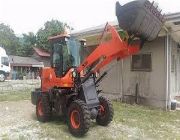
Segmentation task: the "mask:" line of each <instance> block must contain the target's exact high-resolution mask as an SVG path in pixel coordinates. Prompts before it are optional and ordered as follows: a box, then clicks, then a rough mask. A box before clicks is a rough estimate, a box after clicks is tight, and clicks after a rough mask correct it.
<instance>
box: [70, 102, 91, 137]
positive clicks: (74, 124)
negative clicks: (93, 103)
mask: <svg viewBox="0 0 180 140" xmlns="http://www.w3.org/2000/svg"><path fill="white" fill-rule="evenodd" d="M68 119H69V120H68V127H69V131H70V132H71V134H73V135H74V136H83V135H84V134H85V133H87V131H88V130H89V127H90V112H89V110H88V107H87V105H86V104H85V102H84V101H82V100H75V101H73V102H72V103H71V104H70V106H69V109H68Z"/></svg>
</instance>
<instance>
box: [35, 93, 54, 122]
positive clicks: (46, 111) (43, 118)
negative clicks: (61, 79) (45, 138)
mask: <svg viewBox="0 0 180 140" xmlns="http://www.w3.org/2000/svg"><path fill="white" fill-rule="evenodd" d="M40 102H41V103H42V104H41V108H42V113H43V114H41V115H40V113H39V111H38V106H39V103H40ZM36 116H37V119H38V120H39V121H40V122H48V121H50V119H51V116H52V107H51V103H50V99H49V94H47V93H44V94H42V95H41V96H40V97H39V99H38V100H37V103H36Z"/></svg>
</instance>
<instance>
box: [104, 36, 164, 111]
mask: <svg viewBox="0 0 180 140" xmlns="http://www.w3.org/2000/svg"><path fill="white" fill-rule="evenodd" d="M164 50H165V38H163V37H162V38H158V39H157V40H154V41H153V42H149V43H146V44H145V46H144V48H143V49H142V50H141V52H140V53H151V56H152V71H151V72H142V71H131V57H129V58H127V59H124V60H123V63H122V62H121V61H119V62H114V64H115V66H114V67H112V65H113V64H111V65H109V66H108V67H106V68H105V69H108V68H110V67H112V70H111V71H110V72H109V75H108V76H107V77H106V78H105V79H104V80H103V81H102V83H101V88H102V89H103V91H104V93H107V95H116V98H118V97H120V98H121V99H123V100H124V101H126V102H130V103H133V102H135V100H136V97H137V100H136V101H137V102H138V103H139V104H145V105H151V106H155V107H161V108H165V105H166V88H165V86H166V77H165V74H166V71H165V70H166V69H165V51H164ZM136 93H137V96H136ZM117 95H118V96H117Z"/></svg>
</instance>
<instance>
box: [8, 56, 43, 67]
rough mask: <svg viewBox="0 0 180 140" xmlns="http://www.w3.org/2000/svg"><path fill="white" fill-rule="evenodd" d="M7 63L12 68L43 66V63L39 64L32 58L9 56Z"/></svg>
mask: <svg viewBox="0 0 180 140" xmlns="http://www.w3.org/2000/svg"><path fill="white" fill-rule="evenodd" d="M9 61H10V64H11V65H12V66H41V67H43V66H44V64H43V62H39V61H37V60H36V59H34V58H32V57H21V56H15V55H10V56H9Z"/></svg>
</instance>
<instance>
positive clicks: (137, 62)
mask: <svg viewBox="0 0 180 140" xmlns="http://www.w3.org/2000/svg"><path fill="white" fill-rule="evenodd" d="M151 70H152V60H151V53H146V54H138V55H133V56H132V61H131V71H147V72H150V71H151Z"/></svg>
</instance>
